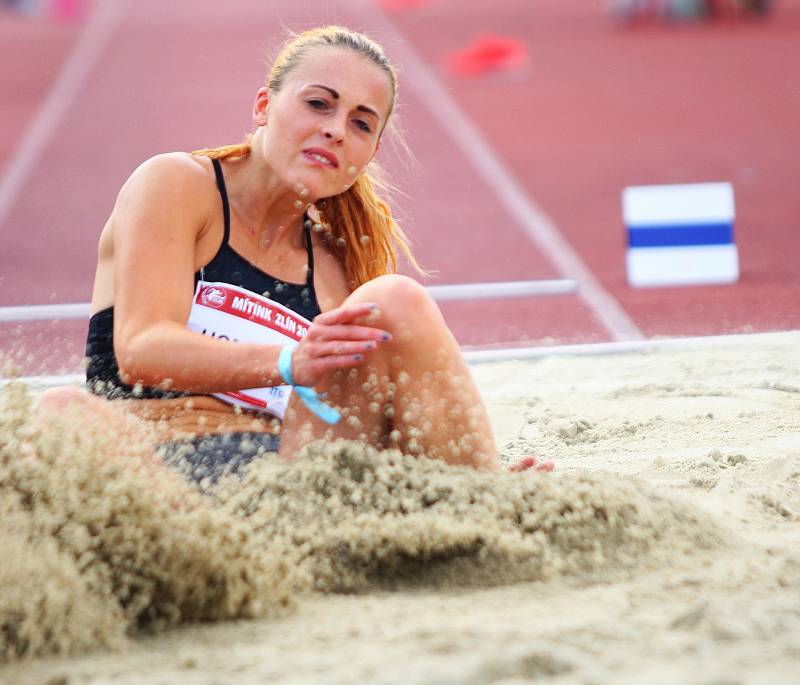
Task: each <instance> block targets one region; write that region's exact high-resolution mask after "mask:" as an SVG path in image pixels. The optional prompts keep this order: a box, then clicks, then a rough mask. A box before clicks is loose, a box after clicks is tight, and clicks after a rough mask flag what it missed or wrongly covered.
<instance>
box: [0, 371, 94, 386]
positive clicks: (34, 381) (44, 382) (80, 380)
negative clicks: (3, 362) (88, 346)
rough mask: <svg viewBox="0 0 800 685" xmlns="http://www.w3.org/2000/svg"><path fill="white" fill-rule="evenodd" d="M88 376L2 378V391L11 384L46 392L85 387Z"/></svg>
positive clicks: (0, 383)
mask: <svg viewBox="0 0 800 685" xmlns="http://www.w3.org/2000/svg"><path fill="white" fill-rule="evenodd" d="M85 382H86V376H85V375H84V374H82V373H71V374H64V375H63V376H20V377H19V378H0V389H2V388H3V386H5V385H8V384H9V383H24V384H25V385H27V386H28V387H29V388H30V389H31V390H46V389H47V388H57V387H59V386H61V385H83V384H84V383H85Z"/></svg>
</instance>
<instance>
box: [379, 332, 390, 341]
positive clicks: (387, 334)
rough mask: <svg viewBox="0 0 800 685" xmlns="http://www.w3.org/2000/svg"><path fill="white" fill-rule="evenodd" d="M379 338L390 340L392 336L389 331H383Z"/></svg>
mask: <svg viewBox="0 0 800 685" xmlns="http://www.w3.org/2000/svg"><path fill="white" fill-rule="evenodd" d="M381 338H383V339H384V340H391V339H392V336H391V334H389V333H384V334H383V335H382V336H381Z"/></svg>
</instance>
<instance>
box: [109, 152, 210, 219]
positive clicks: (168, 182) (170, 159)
mask: <svg viewBox="0 0 800 685" xmlns="http://www.w3.org/2000/svg"><path fill="white" fill-rule="evenodd" d="M214 184H215V181H214V170H213V167H212V164H211V160H210V159H208V158H202V157H199V156H196V155H192V154H190V153H188V152H166V153H162V154H158V155H155V156H153V157H150V158H149V159H147V160H145V161H144V162H142V163H141V164H140V165H139V166H138V167H136V169H135V170H134V171H133V173H132V174H131V175H130V176H129V177H128V180H127V181H125V183H124V184H123V186H122V188H121V190H120V192H119V196H118V197H117V203H116V208H115V209H121V208H131V207H134V208H135V207H139V206H147V207H150V208H152V207H153V206H154V205H160V204H162V203H165V204H168V205H175V204H179V205H184V206H189V207H192V208H193V209H196V210H200V211H202V209H203V208H204V207H205V206H206V205H207V204H210V202H211V201H212V200H213V192H214V187H215V185H214Z"/></svg>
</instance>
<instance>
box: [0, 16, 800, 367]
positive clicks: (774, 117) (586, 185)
mask: <svg viewBox="0 0 800 685" xmlns="http://www.w3.org/2000/svg"><path fill="white" fill-rule="evenodd" d="M296 4H298V3H291V2H289V1H288V0H281V1H280V2H270V3H264V2H263V1H262V0H236V2H230V3H225V4H224V6H222V4H220V3H213V2H203V3H200V2H196V1H194V0H173V2H171V3H163V2H162V3H157V2H154V1H153V0H138V1H137V2H132V1H130V0H129V1H124V0H104V4H103V5H100V4H98V3H96V4H95V8H96V10H97V9H103V11H104V12H105V19H104V20H103V22H104V23H103V22H100V23H99V24H98V21H97V20H95V22H94V23H86V24H84V25H56V24H52V23H48V22H46V21H41V20H34V19H30V18H20V17H16V16H14V15H11V14H9V13H0V56H2V61H0V65H2V66H0V79H2V85H3V86H5V87H4V88H3V92H5V93H13V94H14V97H11V98H4V99H3V100H2V103H0V117H2V118H1V119H0V120H1V121H2V123H3V126H2V127H0V164H1V165H2V167H1V168H0V173H2V175H0V240H2V246H3V247H2V252H0V306H5V305H20V304H43V303H50V302H79V301H85V300H87V299H88V298H89V295H90V289H91V280H92V276H93V267H94V255H95V244H96V240H97V236H98V234H99V231H100V229H101V228H102V225H103V222H104V220H105V218H106V216H107V214H108V212H109V211H110V209H111V206H112V204H113V201H114V197H115V195H116V192H117V190H118V188H119V186H120V185H121V184H122V182H123V181H124V179H125V178H126V177H127V175H128V174H129V173H130V172H131V170H132V169H133V168H134V167H135V166H136V165H137V164H139V163H140V162H141V161H143V160H144V159H146V158H147V157H149V156H150V155H152V154H155V153H157V152H161V151H165V150H176V149H193V148H196V147H202V146H208V145H216V144H222V143H227V142H231V141H236V140H238V139H240V138H241V137H242V135H243V134H244V133H245V132H246V131H247V130H248V128H249V117H248V113H249V109H250V101H251V98H252V95H253V93H254V92H255V90H256V88H257V87H258V86H259V85H260V84H261V83H262V81H263V78H264V73H263V72H264V70H265V64H266V55H267V53H268V52H269V49H270V48H272V47H273V45H274V43H273V40H274V39H275V37H277V36H280V35H281V34H282V30H283V27H284V26H290V27H293V28H302V27H305V26H310V25H315V24H319V23H323V22H339V23H345V24H348V25H351V26H353V27H355V28H360V29H366V30H367V31H368V32H371V33H373V34H374V35H375V36H376V37H377V38H378V39H379V40H381V41H382V42H384V44H385V45H386V47H387V50H388V52H389V54H390V56H394V57H395V59H396V61H398V62H400V66H401V70H402V73H401V88H402V90H401V101H402V109H401V115H402V126H403V128H404V129H405V131H406V138H407V140H408V143H409V146H410V147H411V149H412V150H413V152H414V154H415V156H416V161H415V162H413V163H412V162H409V161H408V160H404V159H403V156H402V155H400V154H397V153H396V152H393V151H392V149H391V146H390V145H387V146H385V148H390V149H387V150H385V151H382V153H381V154H382V155H383V157H384V162H385V163H386V164H387V166H389V167H390V170H391V171H392V172H393V176H394V178H395V179H396V180H397V182H398V185H399V186H400V187H401V188H402V189H403V191H404V192H405V193H406V194H407V195H408V197H400V198H398V205H399V214H400V216H401V217H402V219H403V221H404V224H405V226H406V227H407V229H408V230H409V231H410V232H411V234H412V236H413V238H414V241H415V244H416V249H417V254H418V256H419V258H420V259H421V261H422V262H423V263H424V264H425V265H426V266H427V267H429V268H432V269H435V270H437V271H438V277H437V278H436V279H435V280H432V281H431V283H434V282H436V283H459V282H484V281H502V280H516V279H540V278H557V277H562V276H565V275H566V276H570V275H573V274H570V273H567V274H565V273H564V271H563V259H561V261H559V255H554V254H552V253H548V250H546V249H542V248H541V247H540V246H539V245H537V244H536V243H535V242H534V240H533V239H532V238H531V235H530V233H529V231H528V229H530V226H528V227H527V229H526V226H525V225H523V224H525V223H526V221H525V220H524V218H523V219H521V218H520V213H519V207H517V209H516V210H515V209H514V208H512V207H511V206H510V205H509V199H508V193H507V192H505V191H508V189H509V187H512V186H513V189H515V190H516V191H519V194H520V195H521V196H522V197H523V199H524V200H525V201H527V202H528V203H534V204H535V205H537V206H538V207H539V208H541V209H542V210H543V211H544V212H545V214H546V215H547V216H549V218H550V219H552V221H553V223H554V225H555V227H556V228H557V230H558V236H560V238H561V239H562V240H563V241H565V242H564V245H565V247H566V250H567V251H568V252H569V253H570V254H572V255H573V256H574V257H575V260H574V261H573V262H570V264H571V265H572V266H575V264H577V265H578V266H581V265H585V267H586V271H585V274H588V276H587V278H588V280H587V281H585V282H584V283H585V285H586V287H587V288H588V289H589V290H591V291H592V293H594V294H595V295H597V294H599V295H603V294H607V295H608V296H609V300H610V301H611V302H612V303H614V302H616V303H619V305H620V310H621V312H622V315H623V319H625V317H627V320H628V321H629V322H630V323H631V328H630V329H629V330H628V333H631V332H632V333H634V334H635V331H636V330H637V328H638V330H640V331H641V332H642V334H643V335H645V336H666V335H668V336H676V335H704V334H717V333H726V332H742V331H750V330H758V331H763V330H779V329H791V328H799V327H800V313H798V308H797V306H796V304H795V302H796V299H797V293H798V292H799V290H798V286H800V268H799V267H798V266H797V259H796V255H797V254H798V253H800V250H798V248H800V236H798V234H797V231H796V230H793V229H796V228H797V226H798V218H799V217H800V197H799V196H798V193H797V192H796V191H795V190H794V187H793V185H794V181H795V179H797V178H798V177H800V175H799V174H798V173H797V172H798V171H800V169H798V167H799V166H800V162H799V161H798V156H797V153H796V152H795V151H796V150H797V149H800V145H798V143H800V127H798V126H797V125H796V122H797V121H798V120H800V87H799V86H798V81H797V79H796V78H795V77H794V76H793V75H794V74H796V73H798V67H800V58H799V57H797V56H796V55H795V52H796V51H794V50H792V49H791V46H792V45H796V44H798V43H799V42H800V41H798V39H799V38H800V2H798V1H797V0H794V1H791V0H784V2H777V3H776V11H775V13H774V14H773V15H772V16H771V17H769V18H768V19H767V20H766V21H762V22H743V21H739V22H732V21H728V22H724V23H721V24H717V25H675V26H663V25H650V26H638V27H633V28H628V29H625V28H621V27H618V26H615V25H614V24H613V22H612V21H610V19H609V18H608V17H607V16H606V15H605V14H604V12H603V6H604V5H603V3H587V2H585V0H537V2H536V3H519V2H517V1H516V0H496V1H495V2H493V3H492V4H491V11H489V10H487V8H486V3H484V2H480V0H466V1H465V0H430V2H428V3H427V4H422V5H420V6H417V7H413V8H410V9H408V10H406V11H403V12H395V13H389V14H387V13H386V12H385V11H384V10H382V9H381V7H380V4H379V3H378V2H377V0H349V1H343V2H341V3H338V6H337V8H336V9H332V8H331V3H330V2H327V1H323V0H310V1H308V2H304V3H302V7H296V6H295V5H296ZM529 5H530V6H529ZM109 8H111V9H109ZM96 18H97V15H95V19H96ZM98 25H99V27H100V28H99V29H98V28H97V27H98ZM222 28H224V30H222ZM485 31H493V32H496V33H499V34H507V35H510V36H512V37H515V38H518V39H520V40H522V41H523V42H524V44H525V45H526V47H527V49H528V51H529V54H530V58H529V62H528V63H527V64H526V65H525V66H524V67H522V68H521V69H518V70H516V71H514V72H509V73H498V74H492V75H487V76H481V77H475V78H464V77H458V76H451V75H449V74H448V73H447V72H446V71H445V69H444V68H443V67H442V64H443V63H444V60H445V59H446V56H447V54H448V53H449V52H450V51H452V50H457V49H462V48H463V47H464V46H466V45H468V44H469V43H471V42H472V41H473V40H474V38H475V37H476V36H477V35H479V34H480V33H482V32H485ZM87 45H90V47H92V46H93V49H95V51H96V54H95V55H94V57H93V58H91V59H88V58H87V60H84V64H83V66H84V67H85V69H84V72H83V75H82V76H81V77H80V78H73V84H72V86H73V87H71V88H70V89H69V91H68V92H67V94H66V95H65V97H63V98H60V99H59V103H60V104H59V106H58V107H56V108H55V109H54V110H53V111H54V114H53V115H52V116H50V115H49V114H48V111H49V110H48V108H45V107H43V105H44V104H46V103H47V102H48V100H47V98H48V95H51V94H52V93H53V89H54V88H56V86H57V84H58V82H59V72H60V69H62V67H63V66H64V65H65V64H69V63H70V60H74V57H75V54H76V51H79V50H80V49H83V52H84V54H86V53H87V52H88V53H91V50H88V51H87V50H86V46H87ZM72 73H73V75H74V70H73V72H72ZM424 84H427V86H428V87H427V89H426V88H425V87H423V86H424ZM51 104H52V103H51ZM453 106H455V108H456V109H457V112H458V115H457V116H456V117H454V118H451V119H449V120H448V118H447V117H446V116H443V115H442V112H443V111H445V112H446V111H447V107H453ZM443 108H444V109H443ZM56 110H57V111H56ZM37 115H38V116H39V117H40V118H41V120H42V121H44V122H45V126H44V128H43V130H44V131H45V134H42V135H40V136H39V143H40V145H41V147H40V149H39V152H38V154H33V155H32V161H31V163H30V165H29V170H28V171H27V172H26V173H25V174H22V175H21V176H20V175H19V174H18V176H19V177H20V178H23V182H22V183H21V185H20V186H19V188H18V189H17V191H15V192H14V193H12V194H10V195H9V194H8V193H7V194H6V196H3V194H2V191H3V184H6V187H8V184H7V181H8V178H9V174H10V173H12V175H13V172H14V169H19V168H20V164H19V161H20V159H21V157H24V156H25V154H27V153H26V152H25V150H24V149H21V148H20V144H23V147H24V143H25V141H26V140H29V134H30V132H31V127H32V125H33V122H34V121H36V120H37ZM456 119H458V120H459V121H460V122H461V123H463V122H466V124H467V125H469V124H472V125H474V127H475V129H476V130H475V131H474V132H473V131H471V130H470V129H464V128H463V127H460V126H458V125H456ZM483 144H485V145H486V146H487V147H486V150H488V155H489V157H490V161H492V160H493V161H494V162H498V163H499V165H500V166H499V168H500V170H501V171H502V172H503V173H502V174H501V175H500V176H498V175H497V174H496V173H495V174H494V175H492V174H487V168H486V155H485V154H484V155H483V157H481V155H480V154H478V153H476V150H481V149H484V148H482V147H481V146H482V145H483ZM26 149H27V150H28V153H29V152H30V149H31V148H30V146H29V147H28V148H26ZM29 157H31V155H30V154H29ZM481 159H482V160H483V162H481V161H480V160H481ZM476 160H477V161H476ZM482 164H483V166H482ZM503 174H505V175H503ZM487 178H488V179H489V180H487ZM503 179H506V180H507V181H509V179H510V181H509V182H508V183H505V184H504V183H503ZM710 180H729V181H731V182H733V184H734V187H735V192H736V201H737V226H736V235H737V243H738V246H739V250H740V259H741V263H742V278H741V280H740V282H739V283H738V284H736V285H733V286H726V287H703V288H680V289H677V288H673V289H655V290H653V289H649V290H638V291H637V290H631V289H629V288H628V287H627V285H626V283H625V274H624V233H623V229H622V226H621V217H620V207H619V197H620V192H621V190H622V188H623V187H624V186H626V185H633V184H646V183H681V182H699V181H710ZM503 185H505V186H508V187H501V186H503ZM4 202H5V206H4V204H3V203H4ZM525 206H528V205H525ZM561 257H563V255H561ZM559 264H560V266H559ZM581 273H584V272H580V271H579V275H580V274H581ZM589 299H590V300H591V299H592V298H591V297H590V298H589ZM595 299H596V298H595ZM601 301H603V300H602V297H601ZM443 309H444V312H445V315H446V317H447V319H448V322H449V323H450V324H451V326H452V327H453V329H454V331H455V332H456V335H457V337H458V338H459V340H461V342H462V343H464V344H467V345H488V344H491V345H523V344H547V343H553V342H589V341H598V340H608V339H613V338H614V337H624V335H626V334H625V333H624V332H623V333H620V331H619V330H616V331H615V330H614V329H613V327H611V330H610V328H609V326H608V318H609V311H608V310H607V309H606V310H602V307H601V310H600V311H598V309H597V307H596V306H592V305H591V303H590V304H587V303H586V298H584V299H581V298H580V297H574V296H562V297H557V298H532V299H528V300H508V301H504V300H496V301H475V302H463V303H448V304H445V305H444V306H443ZM612 309H613V308H612ZM0 335H2V340H3V343H2V348H0V349H2V350H4V351H5V352H6V354H7V355H10V356H11V357H12V358H13V360H14V361H16V363H17V364H18V365H19V366H20V367H21V370H22V371H23V372H24V373H41V372H56V371H64V370H74V369H75V368H76V367H77V365H78V364H79V359H80V354H81V349H82V347H81V346H82V340H81V338H82V325H81V324H79V323H63V322H62V323H60V324H55V323H43V324H37V325H35V326H31V325H25V326H11V325H5V326H2V327H0Z"/></svg>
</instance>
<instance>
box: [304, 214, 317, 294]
mask: <svg viewBox="0 0 800 685" xmlns="http://www.w3.org/2000/svg"><path fill="white" fill-rule="evenodd" d="M303 230H304V231H305V234H306V254H307V255H308V269H307V270H306V287H307V288H311V290H312V292H313V289H314V248H313V247H312V246H311V221H309V220H308V219H306V220H305V221H304V222H303ZM315 298H316V295H315Z"/></svg>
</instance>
